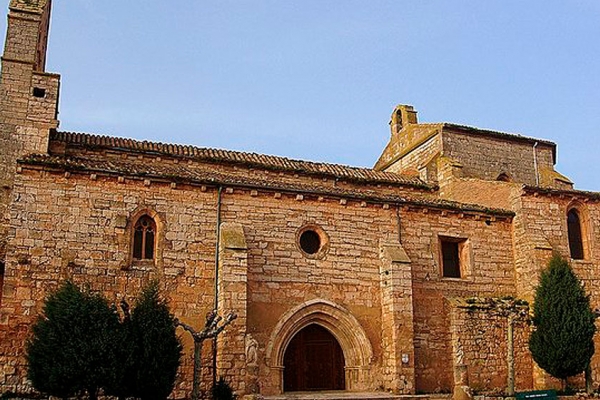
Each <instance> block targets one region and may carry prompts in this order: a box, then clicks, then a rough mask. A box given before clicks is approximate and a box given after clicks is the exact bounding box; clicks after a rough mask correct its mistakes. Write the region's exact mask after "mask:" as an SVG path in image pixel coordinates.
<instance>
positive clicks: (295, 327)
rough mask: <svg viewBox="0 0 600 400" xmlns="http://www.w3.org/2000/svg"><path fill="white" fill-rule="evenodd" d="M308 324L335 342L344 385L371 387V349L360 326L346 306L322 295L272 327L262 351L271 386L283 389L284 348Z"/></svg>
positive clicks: (358, 388) (284, 315) (280, 390)
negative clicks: (342, 368)
mask: <svg viewBox="0 0 600 400" xmlns="http://www.w3.org/2000/svg"><path fill="white" fill-rule="evenodd" d="M310 325H317V326H319V327H321V328H324V329H325V330H326V331H328V332H329V333H330V334H331V335H332V336H333V337H334V338H335V340H336V342H337V343H338V344H339V346H340V348H341V351H342V353H343V357H344V364H345V365H344V382H345V389H346V390H349V391H364V390H374V389H375V387H373V377H372V376H371V373H370V371H371V361H372V357H373V349H372V347H371V342H370V341H369V339H368V338H367V335H366V333H365V331H364V329H363V328H362V326H361V325H360V323H359V322H358V320H357V319H356V318H355V317H354V316H353V315H352V314H351V313H350V312H349V311H348V310H347V309H345V308H344V307H342V306H340V305H338V304H335V303H333V302H331V301H329V300H324V299H313V300H309V301H307V302H304V303H302V304H299V305H298V306H296V307H294V308H292V309H291V310H289V311H287V312H286V313H284V314H283V315H282V316H281V318H280V319H279V322H278V323H277V324H276V326H275V328H274V329H273V332H272V334H271V337H270V339H269V342H268V344H267V348H266V352H265V353H266V354H265V355H266V359H265V361H266V363H267V367H268V368H269V369H270V371H271V373H272V374H273V375H271V377H272V379H273V381H272V382H273V389H275V391H276V392H277V393H282V392H283V391H284V374H285V372H284V370H285V365H284V358H285V354H286V350H287V349H288V347H289V345H290V343H291V342H292V340H293V339H294V338H295V336H296V334H298V333H299V332H301V331H302V330H303V329H304V328H306V327H308V326H310ZM273 394H275V393H273Z"/></svg>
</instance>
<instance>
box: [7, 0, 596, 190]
mask: <svg viewBox="0 0 600 400" xmlns="http://www.w3.org/2000/svg"><path fill="white" fill-rule="evenodd" d="M5 2H6V3H7V1H6V0H5ZM2 23H3V24H5V21H4V20H3V21H2ZM4 31H5V26H2V32H4ZM47 69H48V71H51V72H58V73H60V74H61V75H62V85H61V104H60V120H61V129H63V130H70V131H80V132H89V133H98V134H107V135H116V136H125V137H133V138H138V139H148V140H154V141H163V142H174V143H185V144H194V145H197V146H203V147H217V148H226V149H234V150H242V151H249V152H258V153H266V154H275V155H281V156H286V157H292V158H300V159H307V160H315V161H325V162H333V163H340V164H349V165H355V166H368V167H369V166H372V165H373V164H374V163H375V161H376V160H377V158H378V157H379V155H380V153H381V151H382V150H383V148H384V146H385V144H386V143H387V141H388V139H389V127H388V121H389V116H390V113H391V111H392V110H393V108H394V106H395V105H396V104H399V103H404V104H412V105H414V106H415V108H416V109H417V110H418V111H419V120H420V121H421V122H455V123H460V124H466V125H472V126H477V127H481V128H488V129H494V130H500V131H506V132H512V133H519V134H523V135H526V136H532V137H538V138H543V139H548V140H552V141H554V142H556V143H557V144H558V164H557V169H558V170H559V171H560V172H562V173H563V174H565V175H567V176H569V177H570V178H571V179H572V180H573V181H574V182H575V183H576V187H577V188H579V189H585V190H595V191H600V179H599V178H598V177H599V176H600V164H599V163H598V162H596V158H595V156H596V155H597V154H598V153H599V152H600V151H599V150H600V145H599V144H598V142H599V141H598V133H599V132H600V74H599V73H600V2H599V1H598V0H575V1H568V2H566V1H547V0H546V1H537V0H531V1H522V0H503V1H497V0H485V1H482V0H460V1H448V0H431V1H427V0H421V1H404V0H368V1H367V0H363V1H357V0H345V1H341V0H252V1H250V0H235V1H234V0H219V1H216V0H214V1H210V2H209V1H204V0H196V1H185V2H184V1H180V0H169V1H167V0H162V1H159V0H152V1H137V0H126V1H123V0H119V1H117V0H102V1H98V0H55V1H54V8H53V18H52V27H51V32H50V48H49V55H48V67H47Z"/></svg>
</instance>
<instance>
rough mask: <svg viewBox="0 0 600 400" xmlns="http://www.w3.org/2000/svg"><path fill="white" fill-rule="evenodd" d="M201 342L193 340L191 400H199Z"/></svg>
mask: <svg viewBox="0 0 600 400" xmlns="http://www.w3.org/2000/svg"><path fill="white" fill-rule="evenodd" d="M202 342H203V341H200V340H194V381H193V383H192V400H200V377H201V373H202Z"/></svg>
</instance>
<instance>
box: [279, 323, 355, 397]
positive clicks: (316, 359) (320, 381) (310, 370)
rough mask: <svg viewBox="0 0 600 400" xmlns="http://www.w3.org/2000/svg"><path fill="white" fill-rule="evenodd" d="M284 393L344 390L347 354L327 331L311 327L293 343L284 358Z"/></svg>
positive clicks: (301, 331) (301, 333) (318, 326)
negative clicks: (345, 355) (345, 358)
mask: <svg viewBox="0 0 600 400" xmlns="http://www.w3.org/2000/svg"><path fill="white" fill-rule="evenodd" d="M283 365H284V374H283V387H284V391H285V392H292V391H311V390H344V389H345V388H346V382H345V372H344V353H343V351H342V348H341V346H340V344H339V343H338V341H337V339H336V338H335V336H333V335H332V334H331V332H329V331H328V330H327V329H325V328H324V327H322V326H320V325H318V324H310V325H308V326H306V327H304V328H303V329H302V330H300V331H299V332H298V333H297V334H296V335H295V336H294V337H293V338H292V340H291V341H290V343H289V345H288V346H287V348H286V350H285V356H284V358H283Z"/></svg>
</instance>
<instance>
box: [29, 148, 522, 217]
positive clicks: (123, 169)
mask: <svg viewBox="0 0 600 400" xmlns="http://www.w3.org/2000/svg"><path fill="white" fill-rule="evenodd" d="M19 163H20V164H22V165H24V164H25V165H33V166H43V167H50V168H56V169H59V170H65V171H71V172H77V171H79V172H86V173H97V174H106V175H113V176H114V175H119V176H133V177H139V178H146V179H156V180H164V181H172V182H173V181H174V182H182V183H192V184H206V185H229V186H239V187H245V188H257V189H261V188H262V189H268V190H281V191H288V192H299V193H315V194H320V195H321V194H322V195H331V196H340V197H348V198H353V199H359V200H365V201H369V200H370V201H378V202H390V203H401V204H408V205H421V206H426V207H431V208H438V209H447V210H458V211H461V212H474V213H483V214H487V215H496V216H499V217H512V216H513V215H514V213H513V212H512V211H507V210H502V209H492V208H487V207H482V206H479V205H473V204H464V203H458V202H454V201H447V200H441V199H437V198H431V199H430V198H427V199H423V198H410V197H406V196H399V195H389V194H381V193H380V192H378V191H377V190H372V189H361V190H348V189H341V188H339V187H326V186H314V185H304V184H290V183H283V182H273V181H272V180H261V179H256V178H252V179H250V178H246V177H239V176H233V175H227V174H224V173H217V172H206V171H198V170H196V169H193V168H189V167H187V166H186V165H185V164H176V165H172V164H171V165H170V164H161V163H140V162H136V160H127V159H125V160H94V159H85V158H75V157H59V156H44V155H32V156H29V157H27V158H25V159H23V160H19Z"/></svg>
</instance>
